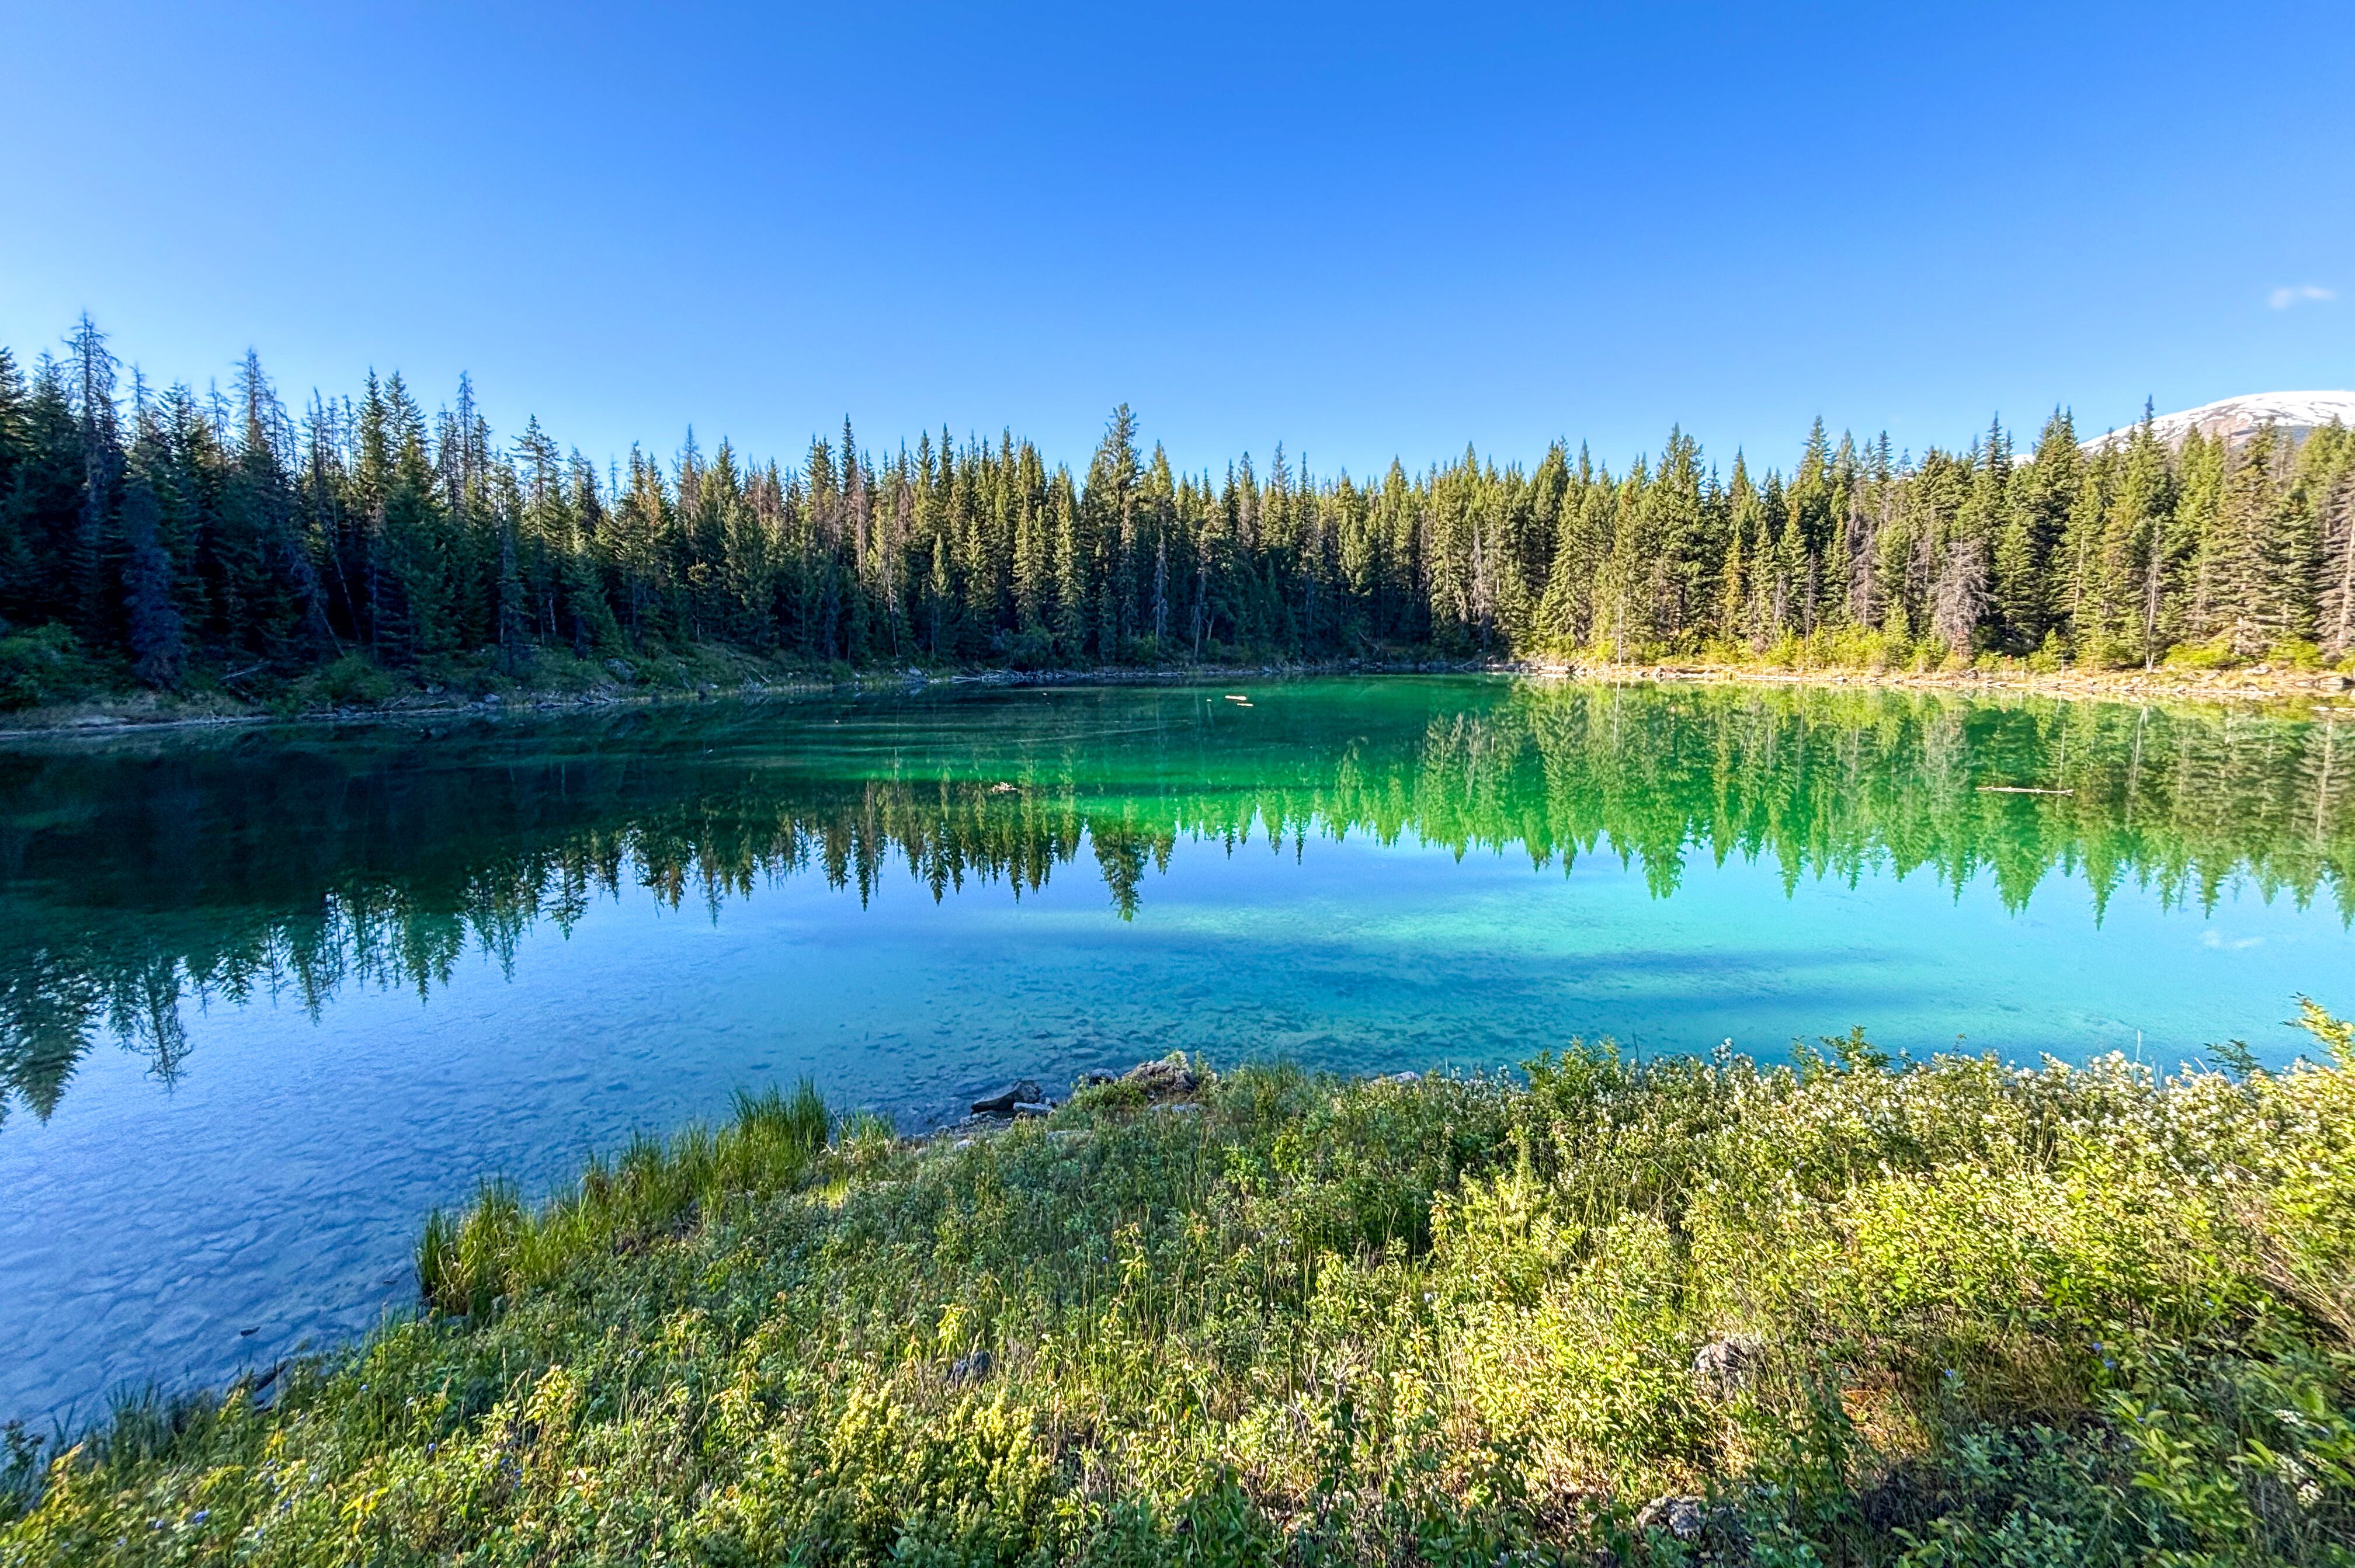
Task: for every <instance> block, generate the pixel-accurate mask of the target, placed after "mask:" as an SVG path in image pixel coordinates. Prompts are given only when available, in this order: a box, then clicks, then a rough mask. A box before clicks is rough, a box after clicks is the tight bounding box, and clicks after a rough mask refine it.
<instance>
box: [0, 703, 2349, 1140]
mask: <svg viewBox="0 0 2355 1568" xmlns="http://www.w3.org/2000/svg"><path fill="white" fill-rule="evenodd" d="M2341 728H2350V735H2349V737H2347V738H2346V739H2342V738H2341V737H2340V736H2339V730H2340V729H2341ZM2350 742H2355V727H2350V726H2346V725H2343V724H2341V723H2339V722H2337V721H2333V720H2296V719H2292V718H2286V717H2281V716H2276V715H2262V714H2249V713H2210V712H2192V711H2185V710H2169V709H2136V708H2132V707H2126V706H2119V705H2107V704H2087V703H2065V704H2064V703H2055V702H2048V701H2030V700H2022V701H2006V702H1987V701H1975V700H1971V699H1964V698H1960V697H1956V696H1952V695H1947V694H1943V693H1917V692H1892V691H1874V690H1853V689H1851V690H1839V689H1831V690H1826V689H1803V688H1788V689H1783V688H1714V687H1712V688H1674V687H1653V686H1636V687H1629V688H1608V687H1596V686H1584V685H1545V684H1538V683H1530V682H1507V681H1478V682H1475V681H1454V682H1397V683H1392V684H1391V685H1389V686H1386V687H1385V686H1380V685H1379V684H1378V683H1369V682H1359V683H1348V684H1347V685H1342V684H1341V683H1303V684H1302V685H1299V686H1296V687H1278V688H1271V690H1270V692H1269V693H1268V695H1266V696H1265V697H1263V698H1262V699H1259V705H1258V706H1257V707H1256V708H1254V709H1252V712H1251V713H1249V714H1248V715H1246V714H1241V713H1238V712H1235V711H1232V710H1226V709H1222V708H1221V706H1220V702H1219V699H1218V695H1217V694H1216V693H1205V692H1202V691H1200V690H1199V689H1195V688H1099V689H1093V690H1087V691H1065V692H1062V693H1059V694H1056V699H1055V700H1051V701H1025V700H1022V699H1021V694H1004V693H998V694H979V695H966V696H961V697H957V698H953V699H916V698H902V699H865V700H860V701H849V700H838V701H831V702H812V703H806V704H791V705H777V706H766V707H748V708H741V709H713V708H707V709H682V710H667V711H636V712H630V713H623V714H619V715H612V716H606V717H602V718H570V719H565V720H548V721H544V722H537V723H535V722H527V721H526V722H519V721H508V722H505V723H497V724H494V723H489V722H486V721H485V722H477V723H475V724H474V725H473V726H471V727H466V726H461V727H460V728H459V729H458V730H456V731H433V732H431V733H428V732H422V731H417V730H410V729H402V728H399V727H394V726H379V727H373V728H367V729H360V730H357V731H344V732H340V733H321V732H309V733H304V732H295V733H292V734H290V733H285V732H280V733H251V732H248V733H242V734H238V735H232V736H227V737H218V738H212V739H183V740H159V741H144V742H131V743H124V744H117V745H111V746H105V747H96V748H91V747H71V746H66V745H55V746H49V747H37V748H27V749H20V750H18V751H16V752H5V753H0V1118H5V1116H6V1115H8V1114H10V1110H11V1108H12V1105H14V1104H21V1105H22V1106H23V1107H24V1108H27V1109H29V1110H30V1111H32V1112H33V1114H34V1115H37V1116H39V1117H41V1118H43V1119H46V1118H47V1117H48V1115H50V1113H51V1112H52V1111H53V1110H54V1109H55V1107H56V1106H57V1105H58V1104H59V1099H60V1096H61V1095H62V1094H63V1093H64V1092H65V1090H66V1086H67V1084H68V1083H69V1079H70V1078H71V1076H72V1073H73V1072H74V1069H75V1067H76V1065H77V1063H79V1062H80V1061H82V1060H83V1059H84V1057H85V1056H86V1054H87V1053H88V1052H89V1051H91V1049H92V1047H93V1046H94V1045H95V1044H96V1043H97V1042H99V1041H101V1040H105V1039H107V1038H109V1037H112V1039H114V1040H119V1041H120V1042H122V1043H123V1045H125V1046H127V1047H129V1048H130V1049H132V1050H133V1051H138V1052H140V1053H141V1054H142V1055H144V1057H145V1058H146V1060H147V1061H148V1064H149V1066H150V1068H151V1070H152V1071H153V1072H155V1074H156V1075H157V1076H159V1077H161V1078H164V1079H165V1080H167V1081H168V1080H170V1079H171V1078H173V1077H174V1076H175V1075H176V1074H177V1073H178V1072H181V1071H182V1070H183V1066H184V1058H185V1056H186V1028H185V1020H184V1017H183V1013H184V1009H185V1008H187V1007H188V1006H190V1005H191V1004H192V1003H197V1002H201V1003H204V1004H207V1005H213V1004H218V1003H221V1002H227V1003H229V1004H232V1005H235V1004H242V1003H244V1002H245V1001H247V1000H248V999H250V998H252V997H256V996H260V995H270V996H274V997H279V998H281V999H292V1000H293V1001H294V1002H296V1003H297V1004H299V1005H300V1006H302V1007H303V1008H306V1009H308V1010H309V1011H310V1012H311V1013H312V1014H313V1015H314V1017H317V1016H320V1015H322V1014H323V1013H324V1012H325V1009H326V1008H327V1007H328V1005H329V1004H330V1003H331V1001H332V1000H333V998H334V997H336V995H337V994H338V993H339V992H341V991H343V990H344V989H345V988H346V987H354V986H373V987H413V988H415V989H416V990H417V991H418V992H419V993H420V994H421V995H430V994H431V993H432V990H433V989H434V988H435V987H437V986H438V985H441V984H444V983H446V982H447V981H448V980H449V979H450V977H451V976H452V975H453V972H454V971H455V968H456V966H457V965H458V964H459V962H460V961H461V960H462V959H463V958H464V957H465V956H466V955H468V954H470V953H473V952H482V953H485V954H488V955H491V956H492V957H493V958H495V959H496V961H497V962H498V963H500V964H501V965H507V966H512V965H513V964H514V963H515V962H516V960H517V953H518V949H519V944H520V943H521V941H522V938H523V937H524V935H525V934H526V933H528V932H530V931H531V930H533V929H534V928H535V927H537V926H539V925H541V924H543V923H552V924H554V925H555V926H557V927H558V928H559V929H569V928H570V925H571V923H573V922H575V921H577V920H578V919H580V918H581V915H582V914H583V913H584V912H586V911H587V910H588V909H589V908H590V907H591V904H592V902H594V901H598V900H600V899H619V898H623V896H625V895H631V894H634V892H635V891H638V890H644V891H646V892H649V893H651V895H652V896H653V898H654V899H655V900H657V901H660V902H661V903H662V904H664V905H666V906H668V907H671V908H674V909H675V908H679V907H682V906H686V905H689V904H698V905H701V906H704V907H706V908H708V909H709V912H711V914H712V916H713V918H719V916H720V914H721V912H722V911H723V910H724V908H725V906H726V905H727V904H728V903H729V901H731V900H733V899H740V898H744V897H748V896H751V895H752V894H753V893H754V892H755V891H756V890H757V889H759V888H760V887H761V886H762V885H763V884H764V883H766V882H769V881H771V880H775V879H778V878H783V877H810V876H814V877H820V878H823V879H824V880H825V882H826V885H827V886H829V887H831V888H834V889H837V890H840V891H843V892H845V893H846V894H855V895H856V897H857V898H858V901H859V902H860V904H861V905H864V904H865V903H866V901H868V900H869V899H871V898H872V897H874V896H875V895H876V894H877V893H878V891H879V890H881V889H882V888H883V887H884V885H885V883H886V882H887V880H891V879H901V880H910V881H912V883H913V884H914V885H915V886H917V887H919V888H921V889H922V890H924V891H927V892H929V895H930V896H931V897H932V898H933V899H936V900H939V899H945V898H947V897H948V896H949V895H950V894H952V893H954V892H964V891H968V890H974V889H996V890H999V891H1000V892H1001V894H1010V895H1011V896H1013V897H1016V898H1019V897H1020V896H1022V894H1023V893H1024V892H1026V891H1031V890H1036V889H1039V888H1040V887H1043V886H1044V885H1046V883H1047V882H1048V880H1049V879H1050V877H1052V876H1054V875H1056V874H1059V873H1060V874H1063V875H1071V874H1073V869H1074V868H1077V867H1080V866H1081V865H1082V863H1083V862H1084V865H1085V868H1086V871H1085V874H1091V875H1093V876H1094V877H1096V878H1099V879H1100V880H1101V881H1102V883H1103V887H1104V889H1105V891H1106V896H1107V899H1108V901H1109V905H1110V907H1111V909H1112V910H1113V911H1114V912H1117V914H1119V915H1120V916H1121V917H1123V918H1132V917H1134V916H1135V914H1136V913H1137V912H1138V910H1139V908H1140V906H1141V904H1142V902H1143V901H1144V900H1145V899H1146V896H1147V891H1148V878H1147V873H1148V870H1149V869H1166V868H1167V865H1168V863H1169V861H1170V859H1171V857H1172V856H1173V855H1175V854H1177V853H1180V852H1181V849H1180V847H1181V846H1185V847H1187V848H1186V849H1185V850H1184V851H1182V852H1188V853H1191V852H1196V847H1200V848H1215V849H1222V850H1224V851H1225V852H1229V853H1233V852H1237V851H1240V850H1241V849H1242V848H1244V847H1246V846H1250V845H1252V844H1255V843H1256V844H1259V845H1262V846H1266V847H1269V848H1280V849H1286V850H1291V851H1294V852H1297V853H1306V852H1308V846H1309V845H1310V844H1311V843H1312V842H1314V841H1316V840H1321V839H1327V838H1338V837H1343V836H1345V835H1351V834H1361V835H1365V836H1368V837H1371V838H1373V839H1375V840H1377V841H1379V842H1380V843H1383V844H1392V843H1397V842H1400V841H1401V840H1408V841H1419V842H1422V843H1423V844H1428V845H1437V846H1442V847H1444V848H1449V849H1452V850H1454V851H1455V852H1456V853H1457V854H1458V855H1459V856H1460V855H1463V854H1465V853H1468V852H1471V851H1473V850H1481V851H1491V852H1505V853H1511V854H1517V855H1526V856H1527V857H1528V859H1529V863H1530V865H1531V866H1532V868H1534V869H1539V870H1544V869H1548V868H1557V869H1566V868H1567V867H1569V866H1570V865H1572V864H1574V863H1575V861H1576V859H1577V858H1578V857H1580V856H1582V855H1591V854H1596V853H1607V854H1611V855H1614V856H1616V857H1618V858H1619V859H1621V860H1622V861H1624V862H1625V863H1627V864H1629V865H1631V866H1635V867H1637V868H1639V869H1640V870H1641V872H1642V874H1643V876H1644V877H1645V879H1646V882H1647V883H1648V885H1649V886H1650V888H1651V890H1652V891H1653V893H1654V894H1655V895H1656V896H1659V897H1668V896H1671V895H1673V894H1674V893H1675V892H1676V891H1677V890H1678V886H1679V884H1680V882H1681V880H1682V879H1683V878H1684V876H1685V873H1686V871H1687V869H1688V868H1689V865H1690V864H1691V863H1692V861H1693V859H1694V858H1695V857H1697V856H1698V857H1701V858H1704V859H1707V860H1709V861H1710V862H1713V863H1722V862H1724V861H1725V860H1727V859H1732V858H1740V859H1753V860H1760V861H1764V862H1766V863H1769V864H1771V865H1773V866H1774V867H1775V868H1777V869H1778V870H1779V873H1780V876H1781V879H1782V881H1783V884H1784V886H1785V890H1786V891H1788V892H1791V893H1793V894H1795V895H1796V893H1797V892H1798V891H1799V890H1800V889H1801V888H1802V887H1803V886H1804V885H1805V884H1806V882H1808V881H1809V880H1813V879H1818V878H1828V879H1832V880H1839V881H1842V882H1850V883H1852V882H1855V881H1857V880H1859V879H1862V878H1864V877H1866V876H1868V875H1878V874H1884V873H1891V872H1893V873H1895V874H1898V875H1901V876H1902V875H1912V874H1916V873H1923V874H1928V875H1931V876H1934V877H1935V878H1936V879H1937V880H1939V881H1940V882H1941V883H1943V884H1945V885H1948V886H1952V887H1954V888H1955V889H1957V890H1959V889H1960V888H1962V887H1963V886H1964V885H1965V884H1966V883H1969V882H1971V881H1972V880H1975V879H1977V878H1980V877H1983V876H1984V877H1987V878H1990V879H1992V881H1993V884H1994V886H1995V887H1996V888H1997V889H1998V890H1999V891H2000V893H2001V896H2002V898H2003V900H2004V901H2005V902H2006V903H2007V904H2008V905H2009V907H2011V908H2012V909H2014V910H2015V911H2017V910H2018V909H2019V908H2020V907H2021V906H2022V905H2024V903H2025V902H2026V901H2027V900H2028V898H2029V897H2030V894H2031V893H2032V892H2033V891H2034V890H2035V889H2036V888H2037V887H2038V886H2039V885H2040V884H2041V882H2043V881H2044V880H2046V879H2048V878H2051V877H2053V876H2056V875H2062V876H2068V877H2073V878H2080V879H2083V880H2084V882H2085V883H2087V884H2088V885H2089V886H2090V888H2091V890H2092V891H2093V893H2094V908H2095V910H2096V918H2098V912H2099V911H2100V910H2101V909H2102V908H2104V907H2105V904H2106V903H2107V901H2108V900H2109V898H2110V896H2111V895H2112V894H2113V892H2114V891H2115V890H2117V889H2118V888H2120V887H2122V886H2126V885H2129V884H2132V885H2137V886H2139V887H2142V888H2146V889H2148V890H2150V891H2152V892H2154V893H2155V894H2156V896H2157V897H2158V899H2159V900H2160V901H2162V902H2164V903H2166V904H2168V905H2169V906H2171V907H2191V908H2205V907H2208V906H2210V905H2211V904H2212V903H2213V901H2215V900H2216V899H2217V898H2218V897H2219V895H2220V894H2221V892H2222V891H2223V889H2224V888H2225V887H2226V886H2227V884H2228V883H2231V882H2232V880H2235V879H2246V880H2247V881H2248V882H2249V883H2251V884H2252V885H2254V887H2255V888H2256V889H2257V890H2259V891H2262V892H2263V893H2264V896H2266V897H2267V898H2274V897H2277V896H2287V897H2290V898H2293V899H2295V900H2296V901H2298V902H2299V903H2300V904H2301V906H2303V905H2304V904H2306V903H2307V902H2308V901H2315V900H2318V899H2320V900H2323V901H2327V902H2328V904H2329V905H2330V906H2331V907H2332V908H2333V909H2335V911H2336V913H2337V916H2338V918H2339V920H2340V921H2341V922H2342V923H2344V922H2347V921H2348V920H2349V919H2350V915H2355V877H2350V872H2355V809H2350V805H2349V798H2350V795H2351V794H2355V789H2350V783H2355V781H2350V778H2349V774H2350V773H2355V755H2350V754H2345V753H2350V752H2355V744H2350ZM2030 789H2032V790H2036V791H2041V792H2051V793H2037V794H2027V793H2015V792H2018V791H2021V790H2030ZM1367 896H1368V897H1369V898H1379V897H1380V890H1379V888H1376V887H1370V886H1369V888H1368V890H1367Z"/></svg>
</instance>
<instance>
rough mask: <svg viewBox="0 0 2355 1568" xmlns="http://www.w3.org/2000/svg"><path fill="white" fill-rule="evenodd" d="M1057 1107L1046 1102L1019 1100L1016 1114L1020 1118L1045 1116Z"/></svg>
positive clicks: (1015, 1105)
mask: <svg viewBox="0 0 2355 1568" xmlns="http://www.w3.org/2000/svg"><path fill="white" fill-rule="evenodd" d="M1054 1108H1055V1107H1054V1106H1053V1105H1052V1104H1050V1103H1049V1102H1047V1101H1045V1100H1018V1101H1016V1102H1015V1103H1014V1114H1015V1115H1018V1116H1043V1115H1047V1114H1048V1113H1049V1112H1050V1111H1052V1110H1053V1109H1054Z"/></svg>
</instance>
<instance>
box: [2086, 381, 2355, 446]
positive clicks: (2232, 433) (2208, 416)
mask: <svg viewBox="0 0 2355 1568" xmlns="http://www.w3.org/2000/svg"><path fill="white" fill-rule="evenodd" d="M2332 421H2337V422H2339V423H2340V424H2343V425H2348V426H2350V427H2355V392H2252V393H2250V394H2249V395H2248V396H2247V397H2243V398H2224V399H2221V400H2218V401H2216V402H2212V403H2202V404H2200V406H2199V407H2198V408H2196V409H2185V410H2184V411H2182V412H2181V413H2174V414H2161V415H2159V416H2158V418H2157V419H2155V420H2153V421H2151V431H2152V432H2153V433H2154V434H2156V435H2157V436H2158V439H2159V440H2160V442H2161V443H2165V444H2166V445H2169V446H2174V445H2176V444H2178V443H2180V442H2181V441H2182V440H2183V438H2184V437H2185V436H2187V435H2189V434H2190V433H2191V432H2193V431H2195V430H2196V431H2198V432H2200V434H2202V435H2205V436H2210V437H2213V436H2215V435H2217V434H2219V433H2222V435H2223V436H2224V437H2225V438H2226V439H2227V440H2229V441H2232V442H2234V443H2239V442H2243V441H2246V440H2247V439H2248V438H2249V437H2251V436H2253V435H2254V434H2256V433H2257V432H2258V431H2259V430H2260V429H2262V428H2263V427H2264V426H2265V425H2268V424H2270V425H2272V426H2273V427H2274V428H2275V430H2277V431H2279V432H2282V433H2283V434H2284V435H2286V436H2288V437H2290V438H2291V439H2292V440H2296V439H2297V438H2298V437H2300V436H2303V435H2304V434H2305V433H2306V432H2307V431H2310V430H2317V429H2319V428H2320V427H2322V426H2324V425H2327V424H2329V423H2331V422H2332ZM2133 431H2134V427H2133V426H2132V425H2128V426H2126V428H2125V429H2122V430H2115V431H2112V432H2110V433H2109V434H2107V435H2104V436H2097V437H2095V438H2094V440H2092V441H2089V442H2086V443H2083V444H2084V448H2085V450H2086V451H2088V452H2098V451H2100V450H2101V449H2102V448H2104V447H2105V446H2109V445H2112V444H2114V443H2121V442H2124V441H2125V440H2126V437H2127V436H2129V435H2131V434H2132V433H2133Z"/></svg>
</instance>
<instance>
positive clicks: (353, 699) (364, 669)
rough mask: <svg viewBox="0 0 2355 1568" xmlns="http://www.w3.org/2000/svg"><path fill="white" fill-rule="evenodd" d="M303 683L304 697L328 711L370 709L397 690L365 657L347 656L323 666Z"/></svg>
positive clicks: (358, 655)
mask: <svg viewBox="0 0 2355 1568" xmlns="http://www.w3.org/2000/svg"><path fill="white" fill-rule="evenodd" d="M306 684H307V686H308V688H309V691H308V693H307V695H309V696H310V697H311V698H312V699H314V701H315V702H317V703H322V704H325V705H326V706H328V707H331V708H373V707H375V706H376V705H377V704H378V703H380V702H384V701H386V700H388V699H390V698H391V696H392V694H393V692H394V690H395V689H396V688H395V687H394V685H393V682H392V679H391V677H389V676H387V675H386V674H385V673H384V672H383V671H382V670H380V669H378V668H377V667H376V666H375V664H374V663H372V662H371V661H370V660H369V659H368V656H367V655H365V654H346V655H345V656H343V657H341V658H339V659H336V661H335V662H334V663H332V664H329V665H326V666H325V667H322V668H321V669H320V670H319V671H318V672H317V673H316V674H315V675H314V676H312V677H310V679H309V680H308V682H307V683H306Z"/></svg>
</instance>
